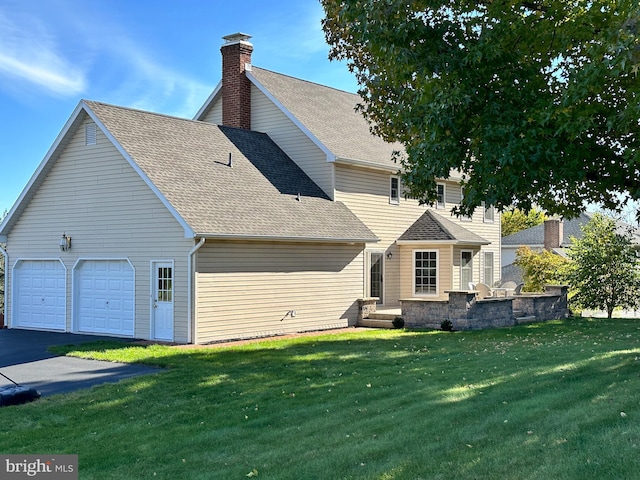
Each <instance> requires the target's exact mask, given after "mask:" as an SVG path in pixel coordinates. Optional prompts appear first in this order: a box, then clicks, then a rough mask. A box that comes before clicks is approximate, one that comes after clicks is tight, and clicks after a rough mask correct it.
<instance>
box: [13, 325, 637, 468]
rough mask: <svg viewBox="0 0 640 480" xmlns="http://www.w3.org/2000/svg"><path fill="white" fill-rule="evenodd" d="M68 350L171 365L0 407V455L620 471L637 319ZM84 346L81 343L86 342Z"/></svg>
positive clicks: (169, 463)
mask: <svg viewBox="0 0 640 480" xmlns="http://www.w3.org/2000/svg"><path fill="white" fill-rule="evenodd" d="M121 347H122V345H121V344H120V345H115V344H104V345H96V344H94V345H93V346H91V345H89V346H84V345H83V346H82V347H78V348H77V349H74V348H71V349H70V350H71V351H72V354H74V355H75V354H78V355H86V356H90V357H93V358H106V359H117V360H121V361H122V360H124V361H140V362H144V363H150V364H154V365H162V366H164V367H167V370H166V371H164V372H162V373H158V374H155V375H152V376H145V377H138V378H135V379H131V380H128V381H125V382H121V383H119V384H115V385H104V386H101V387H97V388H93V389H91V390H85V391H79V392H77V393H74V394H68V395H60V396H53V397H49V398H43V399H41V400H39V401H37V402H35V403H32V404H27V405H22V406H18V407H7V408H2V409H0V425H2V429H0V451H1V452H2V453H70V454H71V453H73V454H79V464H80V478H81V479H91V478H95V479H119V480H120V479H128V478H166V479H177V478H180V479H192V478H201V479H218V478H220V479H234V478H235V479H242V478H248V477H249V478H252V477H256V478H264V479H457V480H460V479H518V480H521V479H544V480H549V479H556V478H562V479H576V480H577V479H580V480H583V479H609V478H610V479H625V478H629V479H631V478H637V475H638V472H639V471H640V377H639V374H640V321H638V320H629V319H614V320H604V319H598V320H589V319H570V320H567V321H561V322H560V321H558V322H550V323H547V324H536V325H529V326H519V327H513V328H505V329H499V330H487V331H475V332H456V333H445V332H404V331H397V330H396V331H359V330H356V331H354V333H346V334H332V335H323V336H319V337H301V338H295V339H286V340H283V339H281V340H272V341H265V342H260V343H255V344H248V345H244V346H236V347H233V348H194V349H191V348H173V347H165V346H149V347H142V346H138V347H129V348H124V349H123V348H121ZM83 350H90V351H83Z"/></svg>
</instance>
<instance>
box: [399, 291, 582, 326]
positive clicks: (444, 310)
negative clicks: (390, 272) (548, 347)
mask: <svg viewBox="0 0 640 480" xmlns="http://www.w3.org/2000/svg"><path fill="white" fill-rule="evenodd" d="M567 290H568V288H567V287H565V286H555V285H553V286H552V285H549V286H546V287H545V293H537V294H523V295H517V296H514V297H506V298H500V297H498V298H485V299H478V296H477V292H475V291H449V292H446V293H448V294H449V300H429V299H423V298H409V299H403V300H400V303H401V305H402V318H403V319H404V324H405V327H407V328H435V329H440V328H441V325H442V322H443V321H444V320H449V321H451V324H452V326H453V328H454V330H479V329H484V328H496V327H508V326H512V325H515V324H516V323H517V319H516V317H515V315H514V311H515V312H518V315H520V316H522V317H535V321H546V320H553V319H557V318H566V317H568V316H569V315H570V312H569V309H568V306H567V305H568V302H567ZM520 312H521V313H520Z"/></svg>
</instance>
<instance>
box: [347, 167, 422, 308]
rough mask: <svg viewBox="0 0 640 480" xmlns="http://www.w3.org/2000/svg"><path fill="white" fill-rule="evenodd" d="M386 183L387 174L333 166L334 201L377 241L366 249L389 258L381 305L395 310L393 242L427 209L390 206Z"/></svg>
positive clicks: (403, 202)
mask: <svg viewBox="0 0 640 480" xmlns="http://www.w3.org/2000/svg"><path fill="white" fill-rule="evenodd" d="M389 182H390V181H389V173H388V172H384V171H376V170H369V169H365V168H358V167H351V166H346V165H336V201H340V202H343V203H344V204H345V205H346V206H347V207H348V208H349V209H350V210H351V211H352V212H353V213H354V214H355V215H356V216H357V217H358V218H359V219H360V220H362V221H363V222H364V223H365V225H367V227H369V228H370V229H371V230H372V231H373V233H374V234H375V235H376V236H377V237H378V238H379V239H380V242H377V243H370V244H368V245H367V247H368V248H371V249H374V250H380V251H384V252H386V253H391V254H392V258H391V259H389V260H387V259H386V254H385V261H384V264H385V267H384V268H385V277H384V297H385V299H384V304H385V306H387V307H395V306H399V305H400V303H399V299H400V256H399V255H398V253H399V250H398V246H397V245H395V244H394V242H395V241H396V240H397V239H398V237H399V236H400V235H402V234H403V233H404V232H405V230H406V229H407V228H409V227H410V226H411V225H412V224H413V222H415V221H416V220H417V219H418V218H420V215H422V214H423V213H424V212H425V210H426V207H424V206H420V205H418V202H417V201H416V200H413V199H405V198H400V199H399V203H398V205H395V204H391V203H390V202H389V186H390V183H389Z"/></svg>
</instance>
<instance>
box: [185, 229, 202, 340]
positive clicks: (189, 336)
mask: <svg viewBox="0 0 640 480" xmlns="http://www.w3.org/2000/svg"><path fill="white" fill-rule="evenodd" d="M205 241H206V238H204V237H203V238H201V239H200V241H199V242H198V243H197V244H196V246H195V247H193V248H192V249H191V251H190V252H189V258H188V262H187V263H188V266H187V269H188V271H189V274H188V276H187V291H188V292H189V296H188V303H187V318H188V320H189V321H188V323H187V339H188V340H189V343H195V342H194V338H195V318H194V316H193V302H194V299H195V292H194V291H193V276H194V273H193V256H194V255H195V254H196V252H197V251H198V250H200V247H202V245H204V242H205ZM192 325H193V327H192Z"/></svg>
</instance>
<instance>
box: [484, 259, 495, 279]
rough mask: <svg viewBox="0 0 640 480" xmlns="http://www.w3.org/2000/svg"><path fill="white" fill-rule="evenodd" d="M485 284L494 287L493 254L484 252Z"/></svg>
mask: <svg viewBox="0 0 640 480" xmlns="http://www.w3.org/2000/svg"><path fill="white" fill-rule="evenodd" d="M484 283H486V284H487V285H489V286H492V285H493V252H484Z"/></svg>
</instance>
